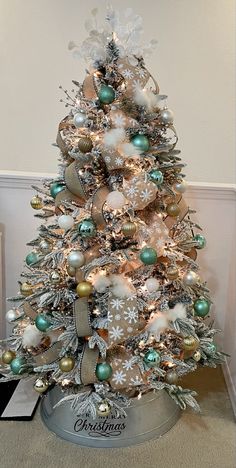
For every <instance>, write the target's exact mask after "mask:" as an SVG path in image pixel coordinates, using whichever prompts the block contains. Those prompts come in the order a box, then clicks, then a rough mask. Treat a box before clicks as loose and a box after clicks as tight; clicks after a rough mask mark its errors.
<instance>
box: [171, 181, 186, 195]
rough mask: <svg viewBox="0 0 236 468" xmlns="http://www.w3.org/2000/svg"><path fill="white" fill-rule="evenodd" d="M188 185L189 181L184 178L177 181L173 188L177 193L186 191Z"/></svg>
mask: <svg viewBox="0 0 236 468" xmlns="http://www.w3.org/2000/svg"><path fill="white" fill-rule="evenodd" d="M187 186H188V184H187V182H186V181H185V180H184V179H182V180H180V181H178V182H175V184H174V186H173V188H174V190H175V191H176V192H177V193H184V192H186V189H187Z"/></svg>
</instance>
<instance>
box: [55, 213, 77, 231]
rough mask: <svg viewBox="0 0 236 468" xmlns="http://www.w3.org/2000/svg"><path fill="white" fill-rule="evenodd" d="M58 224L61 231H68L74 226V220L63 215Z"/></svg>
mask: <svg viewBox="0 0 236 468" xmlns="http://www.w3.org/2000/svg"><path fill="white" fill-rule="evenodd" d="M58 224H59V227H60V228H61V229H64V230H65V231H68V230H69V229H71V228H72V227H73V226H74V220H73V218H72V216H70V215H62V216H60V218H58Z"/></svg>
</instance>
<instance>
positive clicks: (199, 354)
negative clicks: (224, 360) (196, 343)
mask: <svg viewBox="0 0 236 468" xmlns="http://www.w3.org/2000/svg"><path fill="white" fill-rule="evenodd" d="M201 357H202V356H201V353H200V351H199V349H197V350H196V351H195V352H194V354H193V359H194V361H196V362H198V361H200V359H201Z"/></svg>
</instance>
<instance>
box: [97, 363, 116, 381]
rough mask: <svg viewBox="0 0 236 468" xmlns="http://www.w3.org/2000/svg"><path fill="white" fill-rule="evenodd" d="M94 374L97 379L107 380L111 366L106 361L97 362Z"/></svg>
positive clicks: (110, 372) (110, 374)
mask: <svg viewBox="0 0 236 468" xmlns="http://www.w3.org/2000/svg"><path fill="white" fill-rule="evenodd" d="M95 374H96V377H97V378H98V380H108V379H110V377H111V376H112V367H111V366H110V364H108V362H101V363H99V364H97V367H96V371H95Z"/></svg>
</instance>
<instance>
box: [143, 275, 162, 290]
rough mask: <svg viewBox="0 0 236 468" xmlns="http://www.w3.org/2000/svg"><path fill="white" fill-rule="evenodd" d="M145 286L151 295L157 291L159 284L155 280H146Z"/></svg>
mask: <svg viewBox="0 0 236 468" xmlns="http://www.w3.org/2000/svg"><path fill="white" fill-rule="evenodd" d="M145 286H146V289H147V290H148V292H150V293H153V292H155V291H158V289H159V287H160V283H159V281H158V280H157V279H156V278H148V279H147V280H146V281H145Z"/></svg>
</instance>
